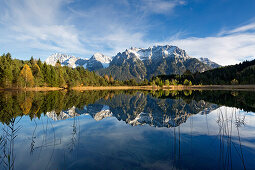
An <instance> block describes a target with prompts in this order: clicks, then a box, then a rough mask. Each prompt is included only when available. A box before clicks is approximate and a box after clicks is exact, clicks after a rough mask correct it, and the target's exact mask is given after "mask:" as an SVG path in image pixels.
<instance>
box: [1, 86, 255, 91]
mask: <svg viewBox="0 0 255 170" xmlns="http://www.w3.org/2000/svg"><path fill="white" fill-rule="evenodd" d="M57 90H65V89H64V88H60V87H28V88H0V91H57ZM71 90H76V91H85V90H246V91H255V85H191V86H184V85H170V86H163V87H159V86H79V87H72V88H71Z"/></svg>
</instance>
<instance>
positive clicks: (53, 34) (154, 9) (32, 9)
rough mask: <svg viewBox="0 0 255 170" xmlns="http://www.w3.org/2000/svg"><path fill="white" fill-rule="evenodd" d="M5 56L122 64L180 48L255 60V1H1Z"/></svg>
mask: <svg viewBox="0 0 255 170" xmlns="http://www.w3.org/2000/svg"><path fill="white" fill-rule="evenodd" d="M0 11H1V12H0V53H6V52H10V53H11V54H12V55H13V57H14V58H19V59H29V58H30V57H31V56H34V57H35V58H41V59H42V60H45V59H46V58H47V57H48V56H49V55H51V54H52V53H56V52H60V53H66V54H71V55H75V56H79V57H86V58H88V57H90V56H91V55H92V54H93V53H96V52H101V53H103V54H106V55H109V56H114V55H116V53H117V52H121V51H123V50H125V49H127V48H130V47H141V48H147V47H149V46H153V45H165V44H169V45H177V46H179V47H180V48H182V49H184V50H186V51H187V53H188V54H189V55H190V56H193V57H208V58H210V59H211V60H213V61H215V62H218V63H219V64H222V65H227V64H235V63H238V62H240V61H243V60H246V59H249V60H250V59H253V58H255V1H254V0H54V1H53V0H43V1H42V0H0Z"/></svg>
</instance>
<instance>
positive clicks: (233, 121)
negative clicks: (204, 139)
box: [216, 109, 246, 169]
mask: <svg viewBox="0 0 255 170" xmlns="http://www.w3.org/2000/svg"><path fill="white" fill-rule="evenodd" d="M216 122H217V123H218V126H219V133H218V135H219V139H220V140H219V141H220V152H219V161H220V164H219V166H220V167H219V168H220V169H232V164H233V162H232V155H233V152H234V150H233V149H232V148H234V149H235V151H236V153H237V154H238V156H239V158H240V160H241V162H242V165H243V168H244V169H246V167H245V160H244V155H243V150H242V143H241V137H240V132H239V128H240V127H241V126H244V125H245V117H243V118H240V117H238V115H237V114H236V109H232V112H231V113H229V112H228V111H227V110H226V111H225V112H222V110H221V109H219V112H218V120H217V121H216ZM234 127H235V128H236V130H237V138H238V145H237V144H236V143H234V142H233V141H232V140H233V136H232V135H233V128H234Z"/></svg>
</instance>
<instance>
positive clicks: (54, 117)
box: [46, 106, 80, 120]
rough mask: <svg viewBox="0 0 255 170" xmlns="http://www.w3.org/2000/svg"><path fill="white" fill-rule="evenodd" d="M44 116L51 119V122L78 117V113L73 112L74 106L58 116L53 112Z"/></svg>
mask: <svg viewBox="0 0 255 170" xmlns="http://www.w3.org/2000/svg"><path fill="white" fill-rule="evenodd" d="M46 115H47V116H48V117H50V118H52V120H65V119H69V118H72V117H75V116H80V115H79V114H78V113H76V112H75V107H74V106H73V107H72V108H70V109H68V110H63V111H61V112H60V113H59V114H57V113H56V112H55V111H51V112H47V113H46Z"/></svg>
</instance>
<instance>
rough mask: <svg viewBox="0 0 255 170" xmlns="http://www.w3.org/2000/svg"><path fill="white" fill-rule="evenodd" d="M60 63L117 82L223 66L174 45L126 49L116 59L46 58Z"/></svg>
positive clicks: (58, 55)
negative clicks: (193, 55) (116, 80)
mask: <svg viewBox="0 0 255 170" xmlns="http://www.w3.org/2000/svg"><path fill="white" fill-rule="evenodd" d="M57 60H59V61H60V63H61V64H62V65H66V66H69V67H72V68H75V67H77V66H82V67H84V68H86V69H88V70H89V71H95V72H96V73H98V74H99V75H101V76H103V75H105V74H107V75H112V76H113V77H114V78H115V79H118V80H127V79H135V80H137V81H141V80H144V79H150V78H152V77H153V76H157V75H159V74H183V73H184V72H185V71H186V70H190V71H191V72H193V73H194V72H204V71H207V70H210V69H213V68H218V67H220V65H219V64H217V63H215V62H213V61H211V60H209V59H208V58H194V57H190V56H189V55H188V54H187V53H186V51H185V50H182V49H180V48H179V47H177V46H172V45H164V46H162V45H157V46H153V47H149V48H134V47H131V48H130V49H126V50H125V51H123V52H119V53H117V55H115V56H113V57H108V56H105V55H103V54H101V53H95V54H94V55H92V56H91V57H90V58H84V59H83V58H79V57H75V56H69V55H65V54H60V53H55V54H53V55H51V56H49V57H48V58H47V59H46V61H45V62H46V63H47V64H51V65H55V64H56V62H57Z"/></svg>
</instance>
